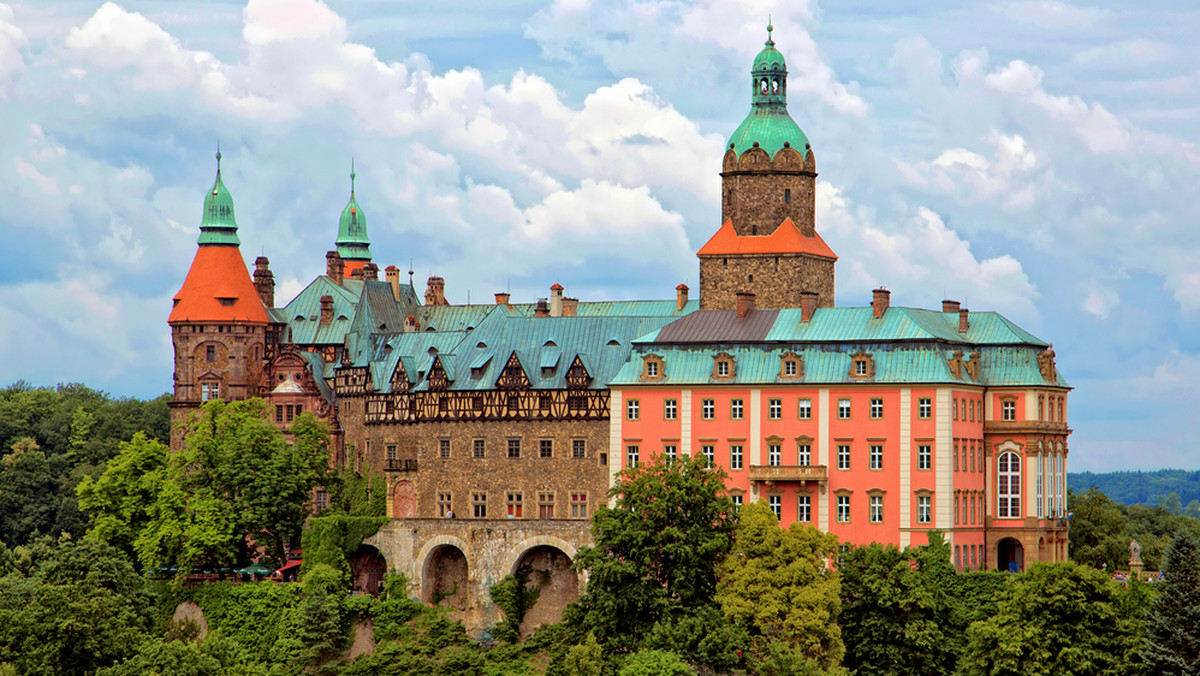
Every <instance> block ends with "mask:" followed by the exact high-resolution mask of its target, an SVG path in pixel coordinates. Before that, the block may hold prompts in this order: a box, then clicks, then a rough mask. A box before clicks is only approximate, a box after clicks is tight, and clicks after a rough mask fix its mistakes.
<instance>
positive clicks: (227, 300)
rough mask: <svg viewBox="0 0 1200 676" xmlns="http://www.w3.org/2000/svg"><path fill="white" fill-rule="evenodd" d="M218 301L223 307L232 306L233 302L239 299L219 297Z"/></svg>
mask: <svg viewBox="0 0 1200 676" xmlns="http://www.w3.org/2000/svg"><path fill="white" fill-rule="evenodd" d="M217 302H218V303H220V304H221V306H222V307H232V306H233V304H234V303H236V302H237V299H236V298H218V299H217Z"/></svg>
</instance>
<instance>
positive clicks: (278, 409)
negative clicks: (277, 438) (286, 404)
mask: <svg viewBox="0 0 1200 676" xmlns="http://www.w3.org/2000/svg"><path fill="white" fill-rule="evenodd" d="M275 422H277V423H281V422H283V404H275Z"/></svg>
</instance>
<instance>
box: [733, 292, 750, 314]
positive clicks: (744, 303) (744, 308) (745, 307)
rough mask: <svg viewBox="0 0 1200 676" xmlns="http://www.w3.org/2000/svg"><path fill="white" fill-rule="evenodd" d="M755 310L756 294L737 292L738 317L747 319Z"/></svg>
mask: <svg viewBox="0 0 1200 676" xmlns="http://www.w3.org/2000/svg"><path fill="white" fill-rule="evenodd" d="M753 309H754V294H753V293H751V292H749V291H738V292H737V316H738V317H745V316H746V315H748V314H750V311H751V310H753Z"/></svg>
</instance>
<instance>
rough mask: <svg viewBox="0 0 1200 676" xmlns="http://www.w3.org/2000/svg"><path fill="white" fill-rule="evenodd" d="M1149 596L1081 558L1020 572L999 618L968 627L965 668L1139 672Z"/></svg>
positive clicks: (1000, 674) (993, 674) (995, 673)
mask: <svg viewBox="0 0 1200 676" xmlns="http://www.w3.org/2000/svg"><path fill="white" fill-rule="evenodd" d="M1145 598H1146V596H1145V594H1144V593H1143V592H1141V591H1140V590H1133V591H1131V590H1129V589H1127V588H1126V587H1124V586H1122V585H1121V584H1119V583H1117V582H1114V581H1113V580H1112V579H1111V578H1110V577H1109V576H1108V575H1106V574H1105V573H1103V572H1101V571H1098V570H1096V569H1094V568H1091V567H1088V566H1080V565H1077V564H1074V563H1038V564H1034V565H1033V566H1031V567H1030V568H1029V570H1028V572H1026V573H1025V574H1024V575H1021V576H1015V577H1013V578H1012V579H1011V580H1010V582H1009V584H1008V586H1007V589H1006V590H1005V593H1004V595H1003V597H1002V598H1001V599H1000V601H999V603H998V604H997V609H996V612H995V614H994V615H992V616H991V617H989V618H987V619H986V620H982V621H979V622H976V623H974V624H972V625H971V627H970V629H968V630H967V636H968V640H969V642H968V645H967V649H966V651H965V652H964V653H963V656H962V660H961V661H960V663H959V668H960V672H961V673H963V674H967V675H974V674H988V675H989V676H1004V675H1008V674H1012V675H1013V676H1016V675H1017V674H1021V675H1032V676H1038V675H1042V674H1045V675H1047V676H1048V675H1050V674H1111V675H1112V676H1117V675H1118V674H1121V675H1125V674H1139V673H1142V667H1141V665H1140V664H1139V663H1138V659H1137V653H1138V650H1139V649H1140V648H1141V643H1142V637H1141V631H1142V627H1143V626H1144V619H1143V618H1144V615H1145V610H1146V608H1145V605H1146V603H1145Z"/></svg>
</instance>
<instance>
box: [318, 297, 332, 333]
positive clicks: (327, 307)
mask: <svg viewBox="0 0 1200 676" xmlns="http://www.w3.org/2000/svg"><path fill="white" fill-rule="evenodd" d="M332 321H333V296H321V325H322V326H324V325H325V324H328V323H330V322H332Z"/></svg>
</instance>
